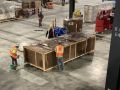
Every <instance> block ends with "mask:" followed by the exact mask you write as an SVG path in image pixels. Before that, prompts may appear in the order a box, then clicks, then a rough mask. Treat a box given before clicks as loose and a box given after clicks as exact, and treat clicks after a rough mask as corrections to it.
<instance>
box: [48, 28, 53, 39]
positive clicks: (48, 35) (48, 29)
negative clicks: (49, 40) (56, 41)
mask: <svg viewBox="0 0 120 90" xmlns="http://www.w3.org/2000/svg"><path fill="white" fill-rule="evenodd" d="M52 30H53V36H54V29H52ZM49 31H50V29H48V37H49Z"/></svg>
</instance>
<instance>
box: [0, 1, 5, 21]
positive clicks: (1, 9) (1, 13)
mask: <svg viewBox="0 0 120 90" xmlns="http://www.w3.org/2000/svg"><path fill="white" fill-rule="evenodd" d="M1 19H4V12H3V3H0V20H1Z"/></svg>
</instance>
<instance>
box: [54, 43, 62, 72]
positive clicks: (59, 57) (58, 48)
mask: <svg viewBox="0 0 120 90" xmlns="http://www.w3.org/2000/svg"><path fill="white" fill-rule="evenodd" d="M58 44H59V45H58V46H56V47H55V52H56V59H57V64H58V69H59V70H60V63H61V65H62V70H64V63H63V53H64V47H63V46H62V45H61V42H60V41H59V42H58Z"/></svg>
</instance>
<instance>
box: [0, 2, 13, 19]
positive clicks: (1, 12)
mask: <svg viewBox="0 0 120 90" xmlns="http://www.w3.org/2000/svg"><path fill="white" fill-rule="evenodd" d="M9 18H15V4H14V2H11V1H5V2H3V3H0V20H4V19H9Z"/></svg>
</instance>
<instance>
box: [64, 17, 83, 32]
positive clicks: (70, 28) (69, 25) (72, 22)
mask: <svg viewBox="0 0 120 90" xmlns="http://www.w3.org/2000/svg"><path fill="white" fill-rule="evenodd" d="M76 24H77V31H81V29H82V25H83V20H81V19H79V18H72V19H65V20H64V21H63V26H64V27H65V28H66V29H67V33H71V32H75V31H76Z"/></svg>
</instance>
